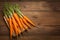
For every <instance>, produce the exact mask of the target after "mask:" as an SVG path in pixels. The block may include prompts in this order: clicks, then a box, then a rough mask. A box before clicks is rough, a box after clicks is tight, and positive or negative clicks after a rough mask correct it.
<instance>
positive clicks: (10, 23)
mask: <svg viewBox="0 0 60 40" xmlns="http://www.w3.org/2000/svg"><path fill="white" fill-rule="evenodd" d="M9 25H10V38H11V39H12V31H13V30H12V27H13V25H12V20H11V18H9Z"/></svg>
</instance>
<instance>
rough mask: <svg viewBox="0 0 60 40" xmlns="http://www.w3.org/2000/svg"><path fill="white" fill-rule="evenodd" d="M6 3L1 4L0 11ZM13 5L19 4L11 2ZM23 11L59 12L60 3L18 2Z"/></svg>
mask: <svg viewBox="0 0 60 40" xmlns="http://www.w3.org/2000/svg"><path fill="white" fill-rule="evenodd" d="M4 3H5V2H0V10H1V9H2V8H3V4H4ZM10 3H12V4H14V3H17V2H10ZM18 4H19V5H20V8H21V10H22V11H39V10H40V11H41V10H43V11H57V10H60V5H59V4H60V2H46V1H39V2H18Z"/></svg>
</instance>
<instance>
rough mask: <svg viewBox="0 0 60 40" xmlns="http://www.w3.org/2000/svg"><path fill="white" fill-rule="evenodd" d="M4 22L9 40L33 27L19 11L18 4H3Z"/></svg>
mask: <svg viewBox="0 0 60 40" xmlns="http://www.w3.org/2000/svg"><path fill="white" fill-rule="evenodd" d="M3 13H4V20H5V22H6V23H7V25H8V27H9V31H10V38H11V39H12V36H18V35H19V34H21V33H23V32H24V31H25V30H27V31H28V30H29V29H31V28H32V26H33V27H35V24H34V23H33V22H32V21H31V20H30V19H29V18H28V17H26V16H25V15H23V14H22V13H21V11H20V8H19V6H18V4H14V5H11V4H5V5H4V10H3Z"/></svg>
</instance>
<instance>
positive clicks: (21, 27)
mask: <svg viewBox="0 0 60 40" xmlns="http://www.w3.org/2000/svg"><path fill="white" fill-rule="evenodd" d="M13 16H14V17H15V19H16V21H17V23H18V25H19V27H20V29H21V31H22V32H23V31H25V29H24V28H23V26H22V24H21V22H20V20H19V16H18V15H17V14H16V13H13Z"/></svg>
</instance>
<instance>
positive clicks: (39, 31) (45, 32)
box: [0, 1, 60, 40]
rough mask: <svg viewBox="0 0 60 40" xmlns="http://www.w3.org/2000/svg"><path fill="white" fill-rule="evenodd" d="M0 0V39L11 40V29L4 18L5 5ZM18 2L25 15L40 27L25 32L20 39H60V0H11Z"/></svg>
mask: <svg viewBox="0 0 60 40" xmlns="http://www.w3.org/2000/svg"><path fill="white" fill-rule="evenodd" d="M4 3H5V2H0V39H1V40H4V39H6V40H9V37H8V36H9V29H8V28H7V25H6V24H5V22H4V19H3V13H2V10H3V5H4ZM10 3H11V4H15V3H18V4H19V5H20V8H21V11H22V13H23V14H24V15H26V16H27V17H28V18H30V19H31V20H32V21H33V22H34V23H35V24H36V26H38V27H39V28H36V27H34V28H32V29H31V30H30V31H28V32H24V33H23V35H22V36H21V37H19V38H18V40H20V39H21V40H28V39H29V40H60V36H59V35H60V12H59V11H60V6H59V3H60V2H46V1H40V2H10Z"/></svg>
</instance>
